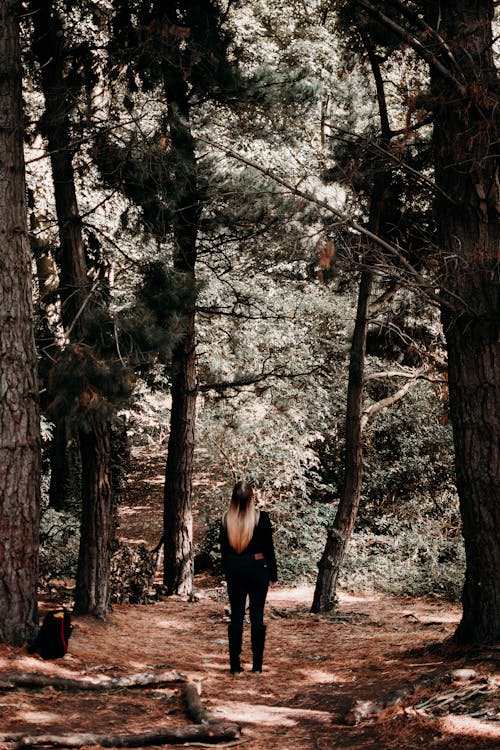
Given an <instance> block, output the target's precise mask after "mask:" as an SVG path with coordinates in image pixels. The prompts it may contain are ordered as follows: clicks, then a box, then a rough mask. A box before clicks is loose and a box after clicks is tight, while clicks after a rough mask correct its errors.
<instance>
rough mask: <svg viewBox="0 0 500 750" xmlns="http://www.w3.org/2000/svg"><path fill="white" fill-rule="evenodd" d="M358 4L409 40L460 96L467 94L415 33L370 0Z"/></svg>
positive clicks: (420, 55) (411, 45)
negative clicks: (411, 32)
mask: <svg viewBox="0 0 500 750" xmlns="http://www.w3.org/2000/svg"><path fill="white" fill-rule="evenodd" d="M358 4H359V5H360V6H361V7H362V8H364V9H365V10H366V11H368V13H369V14H370V15H372V16H374V17H375V18H377V19H378V20H379V21H380V22H381V23H383V24H384V26H387V28H389V29H391V31H394V33H395V34H397V36H399V37H400V38H401V39H403V40H404V41H405V42H407V44H409V45H410V47H411V48H412V49H414V50H415V52H416V53H417V54H418V55H419V57H421V58H422V59H423V60H425V61H426V62H427V63H429V65H432V66H433V67H434V68H435V69H436V70H437V71H438V72H439V73H440V74H441V75H442V76H443V78H446V79H447V80H449V81H451V82H452V83H453V85H454V86H455V88H456V89H457V91H458V93H459V94H460V96H465V95H466V93H467V90H466V87H465V86H463V85H462V84H461V83H460V82H459V81H457V79H456V78H455V76H454V75H453V73H452V72H451V70H450V69H449V68H447V67H446V65H443V63H442V62H441V61H440V60H438V58H437V57H436V56H435V55H434V54H432V52H430V51H429V50H428V49H427V47H425V46H424V45H423V44H422V42H421V41H420V40H419V39H417V38H416V37H415V36H413V34H410V32H409V31H407V29H404V28H403V27H402V26H400V25H399V24H398V23H396V22H395V21H393V19H392V18H389V16H386V14H385V13H383V12H382V11H381V10H379V8H376V7H375V6H374V5H372V3H370V2H368V0H358Z"/></svg>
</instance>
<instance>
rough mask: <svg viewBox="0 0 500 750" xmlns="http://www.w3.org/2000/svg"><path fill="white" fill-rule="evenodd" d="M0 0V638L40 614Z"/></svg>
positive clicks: (23, 298) (20, 184) (18, 198)
mask: <svg viewBox="0 0 500 750" xmlns="http://www.w3.org/2000/svg"><path fill="white" fill-rule="evenodd" d="M17 5H18V4H17V3H16V2H14V1H13V0H0V249H1V256H0V353H1V354H0V640H1V641H4V642H8V643H11V644H13V645H16V646H19V645H21V644H22V643H23V642H24V641H25V640H29V639H30V638H32V637H33V636H34V635H35V632H36V627H37V620H38V605H37V593H36V588H37V579H38V531H39V492H40V424H39V415H38V383H37V359H36V352H35V345H34V336H33V329H34V326H33V307H32V290H31V258H30V246H29V242H28V227H27V216H26V201H25V176H24V155H23V132H24V128H23V112H22V93H21V85H22V83H21V82H22V72H21V53H20V48H19V38H18V26H17V16H16V8H17Z"/></svg>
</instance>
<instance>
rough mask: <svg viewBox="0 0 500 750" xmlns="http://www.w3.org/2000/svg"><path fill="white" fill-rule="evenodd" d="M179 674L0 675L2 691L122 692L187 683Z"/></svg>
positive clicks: (21, 673)
mask: <svg viewBox="0 0 500 750" xmlns="http://www.w3.org/2000/svg"><path fill="white" fill-rule="evenodd" d="M185 680H186V677H185V675H182V674H180V673H179V672H172V671H170V672H157V673H156V674H155V673H149V672H139V673H138V674H135V675H128V676H127V677H99V678H97V679H95V678H93V677H80V678H78V679H76V678H72V677H57V676H56V675H46V674H37V673H35V672H10V673H9V672H5V673H3V674H2V673H0V690H15V689H16V688H19V687H30V688H37V687H39V688H43V687H53V688H57V689H59V690H95V691H98V690H122V689H123V688H134V687H161V686H162V685H166V684H170V683H172V682H185Z"/></svg>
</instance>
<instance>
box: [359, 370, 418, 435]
mask: <svg viewBox="0 0 500 750" xmlns="http://www.w3.org/2000/svg"><path fill="white" fill-rule="evenodd" d="M416 382H417V379H416V378H415V379H413V380H409V381H408V382H407V383H405V384H404V386H403V387H402V388H400V389H399V391H396V392H395V393H393V394H392V395H391V396H387V397H386V398H382V399H381V400H380V401H377V402H376V403H374V404H372V405H371V406H368V407H367V408H366V409H364V411H363V414H362V416H361V431H363V430H364V428H365V427H366V425H367V423H368V420H370V419H371V418H372V417H374V416H375V415H376V414H379V413H380V412H381V411H383V410H384V409H387V408H388V407H389V406H392V405H393V404H395V403H397V402H398V401H400V400H401V399H402V398H403V397H404V396H405V395H406V394H407V393H408V391H409V390H410V388H412V387H413V386H414V385H415V383H416Z"/></svg>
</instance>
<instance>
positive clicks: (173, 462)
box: [163, 18, 201, 595]
mask: <svg viewBox="0 0 500 750" xmlns="http://www.w3.org/2000/svg"><path fill="white" fill-rule="evenodd" d="M164 22H165V23H166V24H167V25H168V20H167V19H166V18H165V19H164ZM167 33H169V32H167ZM174 45H175V46H174ZM163 81H164V89H165V96H166V99H167V107H168V110H167V111H168V125H169V131H170V138H171V141H172V149H173V153H174V155H175V159H176V171H175V183H176V192H177V195H178V197H177V200H176V205H175V212H174V222H173V235H174V269H175V270H176V271H177V272H178V274H179V276H180V277H181V278H183V279H184V285H185V286H184V289H185V294H184V306H183V310H182V311H181V312H182V314H183V316H184V318H185V322H186V330H185V333H184V336H183V338H182V340H181V341H180V342H179V344H178V345H177V346H176V347H175V349H174V351H173V354H172V387H171V397H172V410H171V416H170V434H169V440H168V455H167V464H166V469H165V492H164V569H163V582H164V585H165V588H166V590H167V592H168V593H169V594H185V595H189V594H191V592H192V587H193V520H192V510H191V494H192V474H193V454H194V436H195V421H196V399H197V378H196V350H195V347H196V340H195V294H196V276H195V265H196V256H197V247H196V243H197V235H198V224H199V218H200V212H201V208H200V197H199V189H198V178H197V165H196V153H195V141H194V138H193V136H192V134H191V130H190V107H189V101H188V87H187V83H186V79H185V76H184V70H183V51H182V48H181V46H179V40H178V39H177V40H176V41H175V42H174V44H173V45H172V47H171V58H170V60H169V61H168V62H167V63H166V64H164V66H163Z"/></svg>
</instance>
